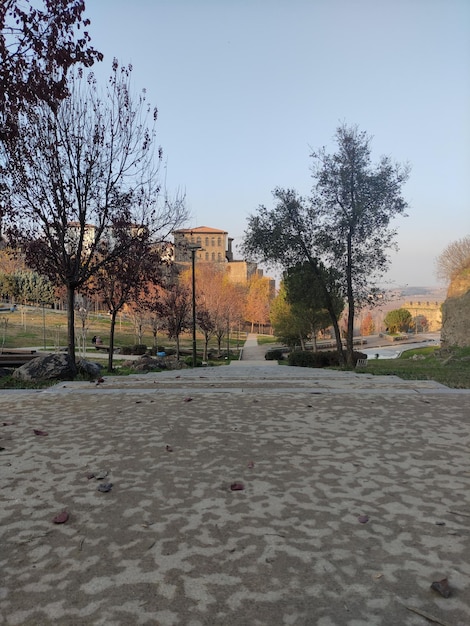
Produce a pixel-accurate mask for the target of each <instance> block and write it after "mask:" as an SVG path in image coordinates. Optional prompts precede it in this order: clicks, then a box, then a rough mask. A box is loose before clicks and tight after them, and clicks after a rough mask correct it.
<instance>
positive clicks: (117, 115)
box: [4, 61, 186, 359]
mask: <svg viewBox="0 0 470 626" xmlns="http://www.w3.org/2000/svg"><path fill="white" fill-rule="evenodd" d="M130 80H131V68H130V67H129V68H124V67H122V68H120V67H119V66H118V63H117V61H114V63H113V71H112V75H111V77H110V80H109V82H108V85H107V88H106V91H105V92H104V94H102V93H101V92H100V90H99V89H98V86H97V84H96V82H95V80H94V78H93V76H92V75H90V76H88V77H86V76H85V75H84V74H83V72H81V71H77V72H75V73H73V74H72V75H71V77H70V80H69V90H70V95H69V96H68V97H67V98H66V99H65V100H63V101H62V102H61V103H60V104H59V106H58V108H57V110H54V109H51V108H49V107H47V106H45V105H41V104H39V105H37V106H34V107H32V108H31V109H30V110H29V112H28V116H27V117H26V116H20V117H19V127H18V136H17V138H16V139H15V150H11V151H7V150H5V151H4V158H5V160H6V164H7V169H8V176H9V182H10V183H11V193H10V194H9V197H8V199H9V207H10V211H9V217H10V223H9V237H10V238H11V240H12V241H15V242H16V244H17V245H18V246H19V247H20V248H21V249H23V250H24V252H25V256H26V261H27V263H28V265H29V266H30V267H32V268H34V269H37V270H38V271H39V272H41V273H44V274H46V275H48V276H49V278H51V280H53V281H54V282H55V283H56V284H59V285H60V284H62V285H64V287H65V288H66V290H67V310H68V338H67V343H68V353H69V355H70V356H71V357H72V358H73V359H74V358H75V335H74V296H75V292H76V290H77V289H79V288H80V287H81V286H82V285H84V284H85V283H86V282H87V281H88V280H89V279H90V277H91V276H93V275H95V274H96V272H97V271H98V270H99V269H100V268H101V267H105V266H106V265H108V264H111V263H114V261H115V259H116V258H117V257H119V256H122V255H125V254H126V252H127V248H128V246H129V245H131V244H132V245H133V242H136V241H137V242H138V240H139V239H141V238H142V236H143V235H145V237H149V238H151V239H152V240H153V241H156V240H158V239H161V238H164V237H166V236H167V235H168V234H169V232H171V231H172V230H173V229H174V228H175V227H177V226H178V225H180V224H181V222H182V220H183V219H184V218H185V217H186V212H185V209H184V202H183V200H182V199H180V198H177V199H176V200H175V201H171V200H170V199H169V198H167V197H162V195H163V194H162V193H160V186H159V171H158V170H159V163H160V161H161V157H162V154H161V149H160V148H158V147H157V146H155V123H156V117H157V111H156V109H152V108H151V107H150V105H149V104H148V103H147V101H146V96H145V91H143V92H142V93H141V94H140V95H139V96H138V97H135V96H133V94H132V92H131V88H130ZM117 232H127V233H128V234H130V235H131V236H128V237H123V238H119V237H118V236H117V235H116V233H117Z"/></svg>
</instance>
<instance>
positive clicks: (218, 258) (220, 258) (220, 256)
mask: <svg viewBox="0 0 470 626" xmlns="http://www.w3.org/2000/svg"><path fill="white" fill-rule="evenodd" d="M217 260H218V261H221V260H222V255H221V254H220V252H217Z"/></svg>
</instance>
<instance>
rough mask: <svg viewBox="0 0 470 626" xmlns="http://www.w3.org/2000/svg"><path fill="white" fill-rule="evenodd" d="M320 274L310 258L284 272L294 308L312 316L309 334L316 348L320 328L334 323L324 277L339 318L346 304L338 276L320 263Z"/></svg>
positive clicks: (307, 317)
mask: <svg viewBox="0 0 470 626" xmlns="http://www.w3.org/2000/svg"><path fill="white" fill-rule="evenodd" d="M317 274H318V272H317V273H316V272H314V271H313V269H312V266H311V265H310V264H309V263H308V262H304V263H298V264H297V265H295V266H294V267H291V268H289V269H288V270H287V271H286V272H285V273H284V283H285V286H286V296H287V300H288V301H289V302H290V303H291V304H292V305H293V310H294V311H298V313H299V315H302V316H303V317H305V318H306V319H308V320H309V325H310V333H309V334H310V337H311V338H312V340H313V344H314V350H316V337H317V334H318V332H319V331H320V330H323V329H324V328H326V327H327V326H329V325H330V324H331V319H330V314H329V312H328V310H327V308H326V306H325V297H324V293H323V290H322V281H323V282H324V283H325V284H327V285H328V286H329V293H330V295H331V300H332V302H333V306H334V308H335V314H336V319H338V318H339V316H340V315H341V312H342V311H343V308H344V302H343V299H342V297H341V295H340V289H339V283H338V277H337V276H336V275H335V273H334V271H332V270H327V269H326V268H324V267H321V266H320V267H319V274H320V276H317ZM335 284H336V289H335Z"/></svg>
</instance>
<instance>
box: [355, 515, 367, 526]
mask: <svg viewBox="0 0 470 626" xmlns="http://www.w3.org/2000/svg"><path fill="white" fill-rule="evenodd" d="M357 521H358V522H359V524H367V522H368V521H369V516H368V515H359V517H358V518H357Z"/></svg>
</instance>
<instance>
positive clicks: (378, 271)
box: [245, 125, 409, 365]
mask: <svg viewBox="0 0 470 626" xmlns="http://www.w3.org/2000/svg"><path fill="white" fill-rule="evenodd" d="M335 138H336V144H337V149H336V152H334V153H333V154H329V153H327V151H326V150H325V149H320V150H318V151H317V152H314V153H313V154H312V155H311V156H312V159H313V165H312V177H313V179H314V185H313V188H312V195H311V198H310V199H309V200H308V201H307V200H304V199H303V198H300V197H298V196H297V194H296V193H295V192H294V191H293V190H287V191H284V190H282V189H277V190H275V192H274V193H275V198H276V199H277V201H278V205H277V207H276V208H275V209H273V210H271V211H268V210H267V209H266V208H265V207H261V208H260V211H259V214H258V215H257V216H251V217H250V218H249V228H248V231H247V234H246V237H245V250H246V251H247V253H252V254H254V255H255V257H256V256H257V257H258V258H261V260H264V261H266V262H275V263H278V264H281V265H283V266H284V267H289V266H290V265H293V264H295V263H296V262H303V261H307V262H308V263H309V264H310V265H311V267H312V270H313V271H314V273H315V274H316V275H317V277H318V278H319V280H321V272H320V270H319V268H320V267H321V264H323V265H324V266H325V267H326V268H330V269H334V270H336V271H337V272H338V275H339V277H340V282H341V289H342V295H344V297H345V299H346V302H347V307H348V323H347V331H348V332H347V349H346V359H347V363H348V364H349V365H352V364H353V362H354V356H353V328H354V317H355V313H356V307H359V308H360V307H361V306H363V305H364V304H365V303H366V302H368V301H369V300H370V295H371V293H374V290H376V289H377V288H378V287H377V285H378V281H379V280H380V279H381V278H382V276H383V274H384V272H385V271H386V270H387V269H388V266H389V262H390V260H389V256H388V252H389V250H390V249H393V248H395V247H396V243H395V241H396V231H395V230H394V229H392V228H391V226H390V223H391V221H392V220H393V218H395V217H396V216H398V215H403V214H404V212H405V209H406V206H407V204H406V202H405V200H404V198H403V196H402V187H403V185H404V183H405V182H406V180H407V179H408V175H409V168H408V167H407V166H402V165H398V164H395V163H393V162H392V161H391V159H390V158H389V157H381V158H380V159H379V161H378V163H377V165H373V164H372V158H371V138H370V137H369V136H368V135H367V134H366V133H364V132H360V131H359V130H358V128H357V127H356V126H347V125H341V126H340V127H339V128H338V129H337V131H336V137H335ZM321 282H322V285H323V287H322V289H323V292H324V296H325V305H326V307H327V309H328V311H329V313H330V316H331V318H332V322H333V327H334V330H335V336H336V341H337V345H338V351H339V352H340V353H341V337H340V332H339V327H338V324H337V323H335V320H334V317H335V315H334V306H333V302H332V301H331V292H330V289H329V286H328V285H327V284H325V283H324V281H321Z"/></svg>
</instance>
